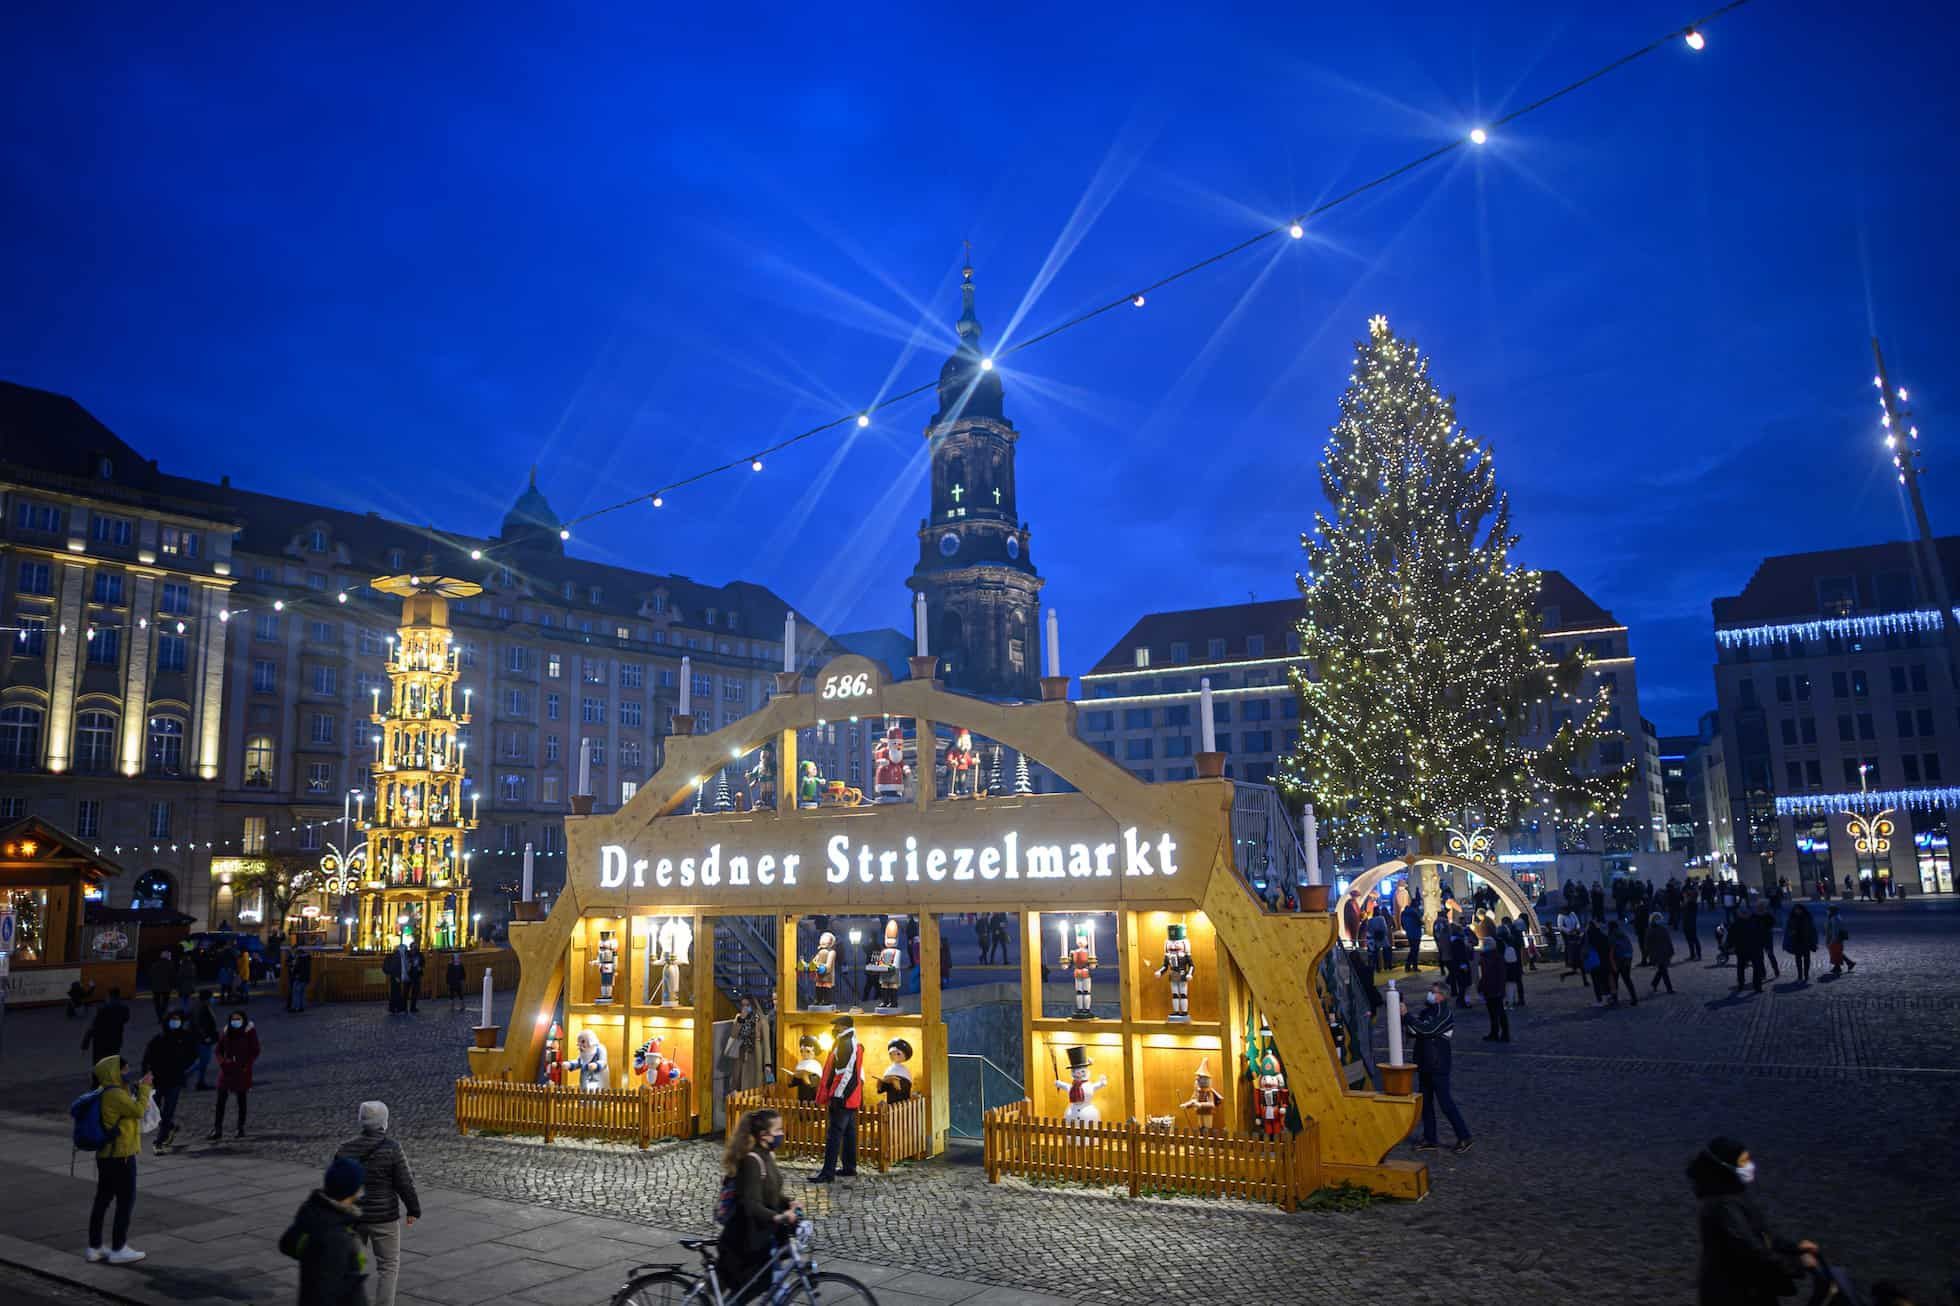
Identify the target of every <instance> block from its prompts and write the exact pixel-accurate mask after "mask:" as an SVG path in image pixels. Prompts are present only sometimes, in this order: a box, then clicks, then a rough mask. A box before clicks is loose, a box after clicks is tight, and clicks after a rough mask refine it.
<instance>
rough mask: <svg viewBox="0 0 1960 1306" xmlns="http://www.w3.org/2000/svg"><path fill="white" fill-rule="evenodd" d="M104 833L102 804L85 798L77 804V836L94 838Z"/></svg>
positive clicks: (79, 837)
mask: <svg viewBox="0 0 1960 1306" xmlns="http://www.w3.org/2000/svg"><path fill="white" fill-rule="evenodd" d="M101 833H102V804H101V803H100V802H98V801H97V800H95V799H93V798H84V799H82V800H81V801H80V802H78V803H76V804H75V837H76V838H78V839H93V838H95V837H96V836H97V835H99V834H101Z"/></svg>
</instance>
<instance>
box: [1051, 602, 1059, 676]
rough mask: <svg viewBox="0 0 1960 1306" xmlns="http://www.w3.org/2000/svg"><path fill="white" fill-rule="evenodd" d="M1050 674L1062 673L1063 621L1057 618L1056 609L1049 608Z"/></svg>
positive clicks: (1057, 674)
mask: <svg viewBox="0 0 1960 1306" xmlns="http://www.w3.org/2000/svg"><path fill="white" fill-rule="evenodd" d="M1048 674H1049V675H1050V676H1051V677H1053V676H1059V675H1061V674H1062V633H1061V623H1060V622H1059V621H1057V620H1056V619H1055V609H1053V608H1050V609H1048Z"/></svg>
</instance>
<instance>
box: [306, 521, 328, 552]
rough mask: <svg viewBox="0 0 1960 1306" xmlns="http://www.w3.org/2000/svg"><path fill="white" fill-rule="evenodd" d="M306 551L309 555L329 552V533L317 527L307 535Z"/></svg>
mask: <svg viewBox="0 0 1960 1306" xmlns="http://www.w3.org/2000/svg"><path fill="white" fill-rule="evenodd" d="M306 551H307V552H308V553H325V552H326V551H327V533H326V531H325V530H323V529H321V528H320V527H318V526H315V527H314V528H313V529H312V530H310V531H308V532H307V533H306Z"/></svg>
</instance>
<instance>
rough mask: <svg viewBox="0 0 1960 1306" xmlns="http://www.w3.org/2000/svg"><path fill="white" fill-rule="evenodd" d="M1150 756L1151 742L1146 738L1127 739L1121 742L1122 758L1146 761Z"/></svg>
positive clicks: (1132, 760) (1129, 760) (1130, 760)
mask: <svg viewBox="0 0 1960 1306" xmlns="http://www.w3.org/2000/svg"><path fill="white" fill-rule="evenodd" d="M1150 756H1151V742H1150V741H1149V740H1148V739H1129V740H1125V741H1124V743H1123V759H1124V760H1125V761H1127V762H1144V761H1148V760H1149V759H1150Z"/></svg>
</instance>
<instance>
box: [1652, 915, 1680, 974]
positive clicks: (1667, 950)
mask: <svg viewBox="0 0 1960 1306" xmlns="http://www.w3.org/2000/svg"><path fill="white" fill-rule="evenodd" d="M1647 957H1648V959H1649V960H1651V961H1652V962H1653V963H1654V964H1655V965H1657V966H1661V965H1666V964H1667V963H1668V962H1670V961H1672V960H1674V935H1673V934H1672V933H1670V932H1669V930H1668V928H1667V922H1666V921H1655V922H1654V923H1653V924H1652V925H1649V926H1648V927H1647Z"/></svg>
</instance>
